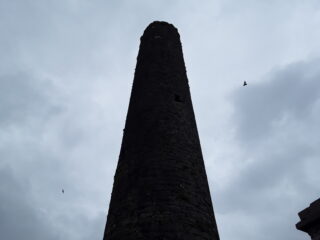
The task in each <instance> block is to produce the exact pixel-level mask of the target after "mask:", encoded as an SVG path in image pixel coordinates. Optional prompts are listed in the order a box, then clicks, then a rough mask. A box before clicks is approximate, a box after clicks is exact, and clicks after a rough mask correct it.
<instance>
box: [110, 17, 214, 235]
mask: <svg viewBox="0 0 320 240" xmlns="http://www.w3.org/2000/svg"><path fill="white" fill-rule="evenodd" d="M128 239H132V240H133V239H134V240H137V239H146V240H155V239H157V240H158V239H159V240H164V239H166V240H170V239H174V240H179V239H183V240H188V239H190V240H191V239H192V240H194V239H210V240H218V239H219V235H218V230H217V226H216V221H215V217H214V213H213V207H212V202H211V197H210V192H209V186H208V180H207V176H206V172H205V167H204V162H203V158H202V153H201V147H200V141H199V136H198V131H197V126H196V121H195V116H194V112H193V107H192V102H191V96H190V91H189V86H188V79H187V75H186V69H185V64H184V60H183V55H182V48H181V43H180V36H179V33H178V31H177V29H176V28H175V27H174V26H173V25H171V24H168V23H165V22H153V23H151V24H150V25H149V26H148V27H147V29H146V30H145V31H144V34H143V36H142V37H141V43H140V50H139V54H138V58H137V66H136V70H135V76H134V81H133V87H132V93H131V98H130V104H129V109H128V115H127V120H126V125H125V129H124V135H123V140H122V146H121V151H120V156H119V162H118V166H117V170H116V174H115V177H114V185H113V192H112V196H111V201H110V206H109V213H108V218H107V224H106V228H105V233H104V240H128Z"/></svg>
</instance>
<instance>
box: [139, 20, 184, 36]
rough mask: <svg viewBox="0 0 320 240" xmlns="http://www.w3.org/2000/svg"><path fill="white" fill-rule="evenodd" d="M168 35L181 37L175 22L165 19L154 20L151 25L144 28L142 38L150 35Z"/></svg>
mask: <svg viewBox="0 0 320 240" xmlns="http://www.w3.org/2000/svg"><path fill="white" fill-rule="evenodd" d="M168 35H170V36H172V35H174V36H175V37H178V39H180V35H179V32H178V29H177V28H176V27H175V26H174V25H173V24H171V23H168V22H163V21H154V22H152V23H150V24H149V26H148V27H147V28H146V29H145V30H144V33H143V36H142V37H141V40H143V39H149V37H152V38H154V37H161V38H164V37H166V36H168Z"/></svg>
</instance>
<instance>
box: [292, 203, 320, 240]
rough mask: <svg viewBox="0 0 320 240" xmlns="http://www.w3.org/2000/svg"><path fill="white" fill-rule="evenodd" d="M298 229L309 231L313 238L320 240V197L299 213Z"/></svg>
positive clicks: (313, 239)
mask: <svg viewBox="0 0 320 240" xmlns="http://www.w3.org/2000/svg"><path fill="white" fill-rule="evenodd" d="M298 214H299V217H300V219H301V221H300V222H298V223H297V224H296V227H297V229H299V230H301V231H304V232H306V233H308V234H309V235H310V237H311V239H312V240H320V198H319V199H318V200H316V201H314V202H312V203H311V204H310V206H309V207H308V208H306V209H304V210H302V211H301V212H299V213H298Z"/></svg>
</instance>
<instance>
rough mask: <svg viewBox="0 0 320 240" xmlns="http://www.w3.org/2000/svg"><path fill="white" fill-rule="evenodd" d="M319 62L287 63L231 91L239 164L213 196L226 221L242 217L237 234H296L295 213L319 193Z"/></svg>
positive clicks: (296, 236)
mask: <svg viewBox="0 0 320 240" xmlns="http://www.w3.org/2000/svg"><path fill="white" fill-rule="evenodd" d="M319 63H320V61H319V59H315V60H310V61H306V62H298V63H294V64H290V65H288V66H285V67H282V68H279V69H277V70H273V71H272V72H271V73H270V74H268V75H267V76H266V77H265V78H266V79H265V81H261V82H253V83H249V85H248V86H246V87H243V88H241V89H239V90H237V91H236V92H234V98H233V106H234V114H233V118H234V123H235V124H236V132H235V133H236V141H235V143H234V144H239V146H240V147H241V148H242V150H243V152H242V155H241V157H239V156H238V157H239V158H238V161H239V162H240V163H241V164H239V165H238V167H239V168H238V169H237V170H236V171H235V174H234V175H233V176H232V177H231V178H230V182H229V183H228V184H227V185H226V186H225V188H224V189H222V190H221V191H219V192H218V193H216V194H217V196H216V199H217V204H218V205H219V206H220V207H221V208H220V210H221V213H222V218H223V219H224V217H225V218H226V220H225V221H226V222H227V221H231V222H233V220H232V219H234V217H235V216H237V217H236V219H242V218H243V219H247V220H246V222H247V223H246V224H242V225H243V227H244V229H246V230H244V231H240V232H239V234H240V235H241V236H242V237H241V239H242V238H252V237H254V238H259V239H266V240H267V239H275V238H277V237H278V236H282V237H284V238H290V239H297V240H298V239H301V235H302V234H301V233H299V232H297V230H296V229H295V223H296V222H297V221H298V217H297V213H298V212H299V211H300V210H302V209H303V208H305V207H307V206H308V204H309V203H310V202H312V201H313V200H315V199H317V198H318V197H319V196H318V194H319V189H318V183H319V181H320V179H319V175H318V174H317V173H316V171H314V170H313V169H319V168H320V162H319V160H318V156H319V155H320V150H319V148H318V146H319V143H320V141H319V138H318V136H317V135H318V132H319V130H320V129H319V124H318V123H319V122H320V104H319V103H320V93H319V89H320V82H319V81H318V79H319V78H320V70H319V68H318V66H319ZM220 201H221V202H220ZM231 224H236V223H231ZM252 226H255V228H256V229H259V230H257V231H256V230H254V231H253V232H251V233H249V232H247V231H248V229H250V227H252ZM302 236H303V235H302Z"/></svg>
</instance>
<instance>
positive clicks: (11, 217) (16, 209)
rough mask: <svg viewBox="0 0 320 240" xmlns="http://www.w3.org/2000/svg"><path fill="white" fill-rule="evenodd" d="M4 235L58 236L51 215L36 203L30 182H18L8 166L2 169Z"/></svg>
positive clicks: (11, 238)
mask: <svg viewBox="0 0 320 240" xmlns="http://www.w3.org/2000/svg"><path fill="white" fill-rule="evenodd" d="M0 181H1V187H0V199H1V205H0V222H1V224H0V232H1V238H2V239H6V240H15V239H26V237H27V239H35V240H43V239H59V238H58V234H57V233H56V232H55V231H54V228H53V224H52V223H51V222H50V217H49V216H48V214H46V213H45V212H43V211H41V209H39V208H37V206H35V204H34V202H33V201H32V196H30V192H29V191H28V189H29V187H30V186H28V184H27V183H19V182H17V180H16V179H15V177H14V176H13V172H12V170H11V169H10V168H9V167H3V168H1V169H0Z"/></svg>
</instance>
